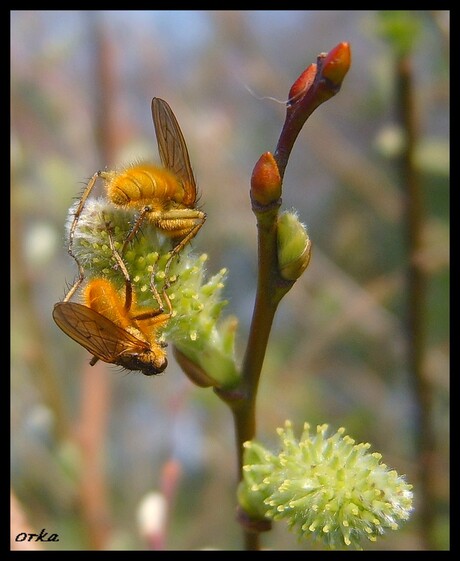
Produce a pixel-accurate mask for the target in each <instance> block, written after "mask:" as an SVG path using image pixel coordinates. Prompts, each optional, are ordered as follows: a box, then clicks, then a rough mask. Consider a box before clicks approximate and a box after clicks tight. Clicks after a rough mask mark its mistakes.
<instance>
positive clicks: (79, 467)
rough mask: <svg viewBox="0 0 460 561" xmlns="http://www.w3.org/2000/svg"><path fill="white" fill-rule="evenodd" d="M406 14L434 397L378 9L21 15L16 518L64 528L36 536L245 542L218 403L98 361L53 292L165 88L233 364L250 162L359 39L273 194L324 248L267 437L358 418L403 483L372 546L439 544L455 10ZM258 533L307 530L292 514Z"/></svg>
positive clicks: (349, 423) (278, 382) (297, 321)
mask: <svg viewBox="0 0 460 561" xmlns="http://www.w3.org/2000/svg"><path fill="white" fill-rule="evenodd" d="M406 16H407V17H405V21H406V24H407V23H409V25H407V27H406V28H403V34H406V35H407V38H408V39H409V40H410V41H412V39H413V48H412V51H411V53H410V60H411V64H412V71H413V72H412V78H413V88H414V98H413V110H414V112H415V113H414V114H415V116H416V122H417V128H416V137H415V148H416V153H415V156H416V157H415V163H414V170H415V173H416V175H417V178H418V185H419V186H420V192H421V195H422V201H423V229H422V234H423V235H422V239H423V247H422V248H421V249H420V251H419V254H418V256H417V258H418V259H419V262H420V263H421V266H422V270H423V272H424V275H425V281H426V284H425V288H426V289H425V291H424V292H423V295H422V298H421V302H422V304H421V305H422V314H421V317H422V318H423V325H421V331H422V333H423V337H422V353H421V354H422V358H423V360H422V371H423V378H422V380H423V382H422V391H420V383H419V381H417V380H418V379H417V377H416V376H414V372H413V369H412V368H411V365H410V361H409V359H408V356H409V354H410V353H409V351H410V348H411V345H413V344H414V341H413V339H412V336H411V335H410V332H409V331H408V330H407V327H406V325H407V302H408V300H409V294H408V283H407V274H406V272H407V263H408V260H409V251H408V243H407V231H408V228H407V215H406V214H405V211H404V208H405V207H404V201H405V200H406V196H407V191H406V190H405V181H404V176H403V175H402V174H401V165H400V157H401V146H402V138H403V135H402V129H401V122H402V120H401V118H400V113H401V111H400V107H401V102H400V101H401V100H400V97H399V96H398V90H397V87H396V84H397V79H398V78H397V64H396V62H395V61H396V59H397V57H396V56H395V49H394V44H392V41H391V40H389V39H388V38H387V37H385V36H383V35H382V33H381V30H382V14H381V13H379V12H376V11H283V10H280V11H168V10H165V11H154V10H152V11H142V10H141V11H100V12H98V11H90V12H86V11H12V12H11V171H12V173H11V177H12V183H11V290H12V294H11V366H12V377H11V450H12V453H11V470H12V474H11V481H12V491H13V496H14V502H13V503H12V504H13V507H12V524H13V528H12V533H13V534H14V535H17V533H18V532H21V531H27V530H26V529H25V528H31V530H30V531H40V530H41V529H42V528H46V530H47V531H48V532H49V533H56V534H58V535H59V542H56V543H44V544H43V543H42V544H33V543H28V544H22V545H23V546H25V545H28V546H29V547H37V548H38V547H41V548H44V549H50V550H55V549H65V550H83V549H123V550H142V549H148V548H152V547H157V548H165V549H177V550H187V549H202V548H217V549H233V550H236V549H240V548H241V547H242V540H241V532H240V529H239V527H238V524H237V522H236V520H235V503H236V499H235V483H236V478H237V471H236V455H235V444H234V434H233V426H232V418H231V415H230V412H229V410H228V409H227V408H226V406H225V405H224V404H223V403H222V402H221V401H220V400H219V399H218V398H217V397H216V396H215V394H214V393H213V392H212V391H211V390H210V389H201V388H198V387H195V386H193V385H192V383H191V382H190V381H189V380H188V379H187V378H186V377H185V376H184V374H183V373H182V372H181V370H180V369H179V367H178V366H177V365H176V363H175V361H174V359H173V357H172V356H171V358H170V366H169V367H168V369H167V370H166V372H165V373H164V374H163V375H161V376H158V377H154V378H153V379H152V378H146V377H144V376H142V375H141V374H129V373H123V372H120V371H119V369H117V368H116V367H113V366H108V365H105V364H97V365H96V366H94V367H90V366H89V365H88V361H89V358H90V355H89V353H87V352H86V351H85V350H84V349H83V348H82V347H80V346H79V345H78V344H76V343H75V342H74V341H72V340H71V339H69V338H68V337H66V336H65V335H64V334H63V333H62V332H61V331H60V330H59V329H58V328H57V326H56V325H55V324H54V322H53V320H52V317H51V311H52V308H53V304H54V303H55V302H57V301H58V300H59V299H61V298H62V296H63V295H64V293H65V289H66V282H67V283H69V282H71V281H72V280H73V278H74V276H75V274H76V269H75V264H74V262H73V261H72V260H71V259H70V258H69V256H68V255H67V252H66V247H65V240H64V224H65V221H66V216H67V210H68V208H69V206H70V205H71V203H72V202H73V201H74V199H75V197H77V196H78V195H79V194H80V193H81V191H82V189H83V187H84V184H85V182H86V181H87V180H88V178H89V177H90V176H91V175H92V174H93V173H94V171H96V170H98V169H104V168H106V167H107V168H109V169H110V168H112V167H113V166H118V165H121V164H123V163H126V162H130V161H132V160H136V159H142V158H147V159H151V160H152V159H153V160H156V161H158V155H157V150H156V139H155V135H154V131H153V125H152V122H151V114H150V100H151V98H152V97H153V96H159V97H163V98H164V99H166V100H167V101H168V102H169V104H170V105H171V107H172V108H173V110H174V112H175V114H176V116H177V118H178V120H179V123H180V124H181V128H182V130H183V132H184V135H185V138H186V140H187V144H188V147H189V151H190V156H191V160H192V165H193V167H194V171H195V175H196V177H197V180H198V185H199V189H200V193H201V200H200V204H201V205H202V208H203V209H204V210H205V211H206V213H207V215H208V218H207V221H206V224H205V226H204V227H203V228H202V230H201V231H200V233H199V235H198V236H197V238H196V239H195V240H194V242H193V245H194V249H195V250H196V251H197V252H205V253H207V254H208V256H209V261H208V270H209V273H210V274H212V273H214V272H217V271H218V270H220V269H221V268H222V267H227V268H228V269H229V277H228V282H227V286H226V291H225V292H226V297H227V298H228V306H227V308H226V312H225V313H226V314H233V315H236V316H237V317H238V318H239V330H238V346H237V353H238V360H241V357H242V355H243V353H244V348H245V340H246V336H247V332H248V328H249V323H250V319H251V313H252V306H253V300H254V292H255V281H256V270H257V260H256V227H255V218H254V216H253V214H252V212H251V209H250V201H249V181H250V176H251V172H252V168H253V166H254V163H255V162H256V161H257V159H258V158H259V156H260V154H261V153H262V152H265V151H267V150H269V151H273V150H274V149H275V146H276V142H277V139H278V135H279V133H280V131H281V127H282V124H283V121H284V111H285V106H284V104H283V102H284V101H285V100H286V98H287V95H288V92H289V88H290V86H291V84H292V83H293V81H294V80H295V79H296V78H297V76H298V75H299V74H300V73H301V72H302V71H303V69H304V68H306V67H307V66H308V65H309V64H310V63H312V62H315V61H316V57H317V55H318V54H319V53H321V52H324V51H329V50H331V49H332V48H333V47H334V46H335V45H336V44H337V43H339V42H341V41H348V42H350V44H351V49H352V67H351V69H350V72H349V73H348V75H347V76H346V78H345V81H344V84H343V87H342V91H341V92H340V93H339V94H338V95H337V96H335V97H334V98H333V99H332V100H330V101H329V102H327V103H326V104H324V105H322V106H321V107H320V108H319V109H317V110H316V112H315V113H313V115H312V116H311V118H310V119H309V121H308V122H307V124H306V125H305V127H304V129H303V131H302V133H301V134H300V137H299V139H298V141H297V143H296V146H295V148H294V150H293V152H292V155H291V159H290V163H289V165H288V168H287V171H286V175H285V182H284V191H283V208H285V209H291V208H295V209H297V211H298V213H299V216H300V218H301V220H302V221H303V222H305V223H306V224H307V226H308V229H309V233H310V236H311V239H312V241H313V244H314V250H313V258H312V261H311V264H310V266H309V268H308V269H307V271H306V272H305V274H304V275H303V277H302V278H301V279H300V280H299V281H298V282H297V283H296V285H295V286H294V288H293V289H292V291H291V292H290V293H289V294H288V295H287V296H286V298H285V299H284V300H283V302H282V303H281V305H280V308H279V310H278V313H277V316H276V321H275V324H274V326H273V331H272V334H271V340H270V346H269V349H268V353H267V356H266V360H265V363H264V370H263V375H262V379H261V384H260V390H259V400H258V437H259V439H260V440H262V441H263V442H264V443H265V444H270V443H274V442H275V441H276V438H275V428H276V427H278V426H281V425H282V424H283V422H284V420H285V419H291V420H292V421H293V423H294V425H295V426H296V427H297V430H298V431H299V433H300V431H301V427H302V424H303V422H304V421H309V422H310V423H311V424H313V425H315V424H317V423H324V422H327V423H329V424H330V427H331V430H333V431H335V430H336V429H337V428H338V427H340V426H345V427H346V429H347V432H348V434H350V435H351V436H353V437H354V438H355V439H356V440H357V441H359V442H361V441H368V442H370V443H371V444H372V450H375V451H379V452H381V453H382V454H383V457H384V461H385V462H386V463H387V464H388V465H390V466H391V467H393V468H394V469H396V470H397V471H398V473H400V474H406V475H407V479H408V481H409V482H411V483H413V485H414V493H415V511H414V515H413V516H412V518H411V519H410V521H409V522H408V523H407V524H405V525H404V526H403V528H402V529H401V530H400V531H398V532H391V533H390V534H387V535H386V536H385V537H384V538H382V539H380V540H379V541H378V542H377V544H375V545H373V544H370V543H369V545H367V544H365V545H366V547H367V548H368V549H387V550H391V549H397V550H410V549H416V550H417V549H418V550H423V549H440V550H442V549H448V548H449V534H448V509H449V464H448V442H449V435H448V434H449V433H448V427H449V424H448V419H449V409H448V405H449V402H448V395H449V394H448V392H449V388H448V384H449V381H448V351H449V349H448V335H449V326H448V321H449V315H448V309H449V307H448V301H449V282H448V278H449V277H448V227H449V225H448V206H449V191H448V179H449V176H448V174H449V167H448V166H449V162H448V154H449V150H448V148H449V147H448V143H449V138H448V123H449V98H448V89H449V73H448V54H449V13H448V12H445V11H434V12H428V11H414V12H409V13H408V14H406ZM412 24H413V26H412ZM411 26H412V27H411ZM412 33H413V36H412ZM420 418H422V419H424V420H425V424H424V425H423V424H422V426H423V427H425V429H426V427H428V431H426V430H425V429H422V434H421V429H420V427H421V424H420ZM427 432H428V434H426V433H427ZM428 456H429V461H426V460H427V457H428ZM152 493H157V494H156V495H152ZM152 496H154V497H156V498H157V499H158V497H162V500H163V502H161V501H160V502H158V501H157V502H155V501H151V502H150V503H148V504H150V511H149V513H150V514H149V517H150V520H157V521H158V523H159V526H160V530H159V532H158V535H157V537H156V538H155V539H152V536H151V537H150V539H146V537H145V535H144V534H143V531H142V529H141V524H140V522H139V512H140V510H142V508H141V509H140V507H141V505H142V504H144V507H145V499H146V498H148V497H150V498H152ZM158 504H160V505H161V504H166V505H167V509H166V515H165V517H164V519H163V522H161V519H160V514H159V512H160V511H161V508H160V510H158V508H159V507H158ZM427 504H429V507H430V508H429V512H428V514H427V508H426V505H427ZM155 505H156V506H155ZM147 510H148V508H147ZM18 520H19V522H17V521H18ZM20 546H21V544H19V543H14V541H13V547H20ZM263 546H264V547H266V548H269V549H293V550H295V549H314V547H315V546H313V545H312V544H310V543H308V542H307V543H303V544H299V543H298V542H297V539H296V537H295V536H294V535H292V534H290V533H289V532H288V531H287V529H286V527H285V525H284V524H283V523H278V524H276V525H275V527H274V529H273V530H272V531H271V532H268V533H267V534H266V535H264V536H263Z"/></svg>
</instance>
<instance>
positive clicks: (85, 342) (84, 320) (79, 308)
mask: <svg viewBox="0 0 460 561" xmlns="http://www.w3.org/2000/svg"><path fill="white" fill-rule="evenodd" d="M84 299H85V305H83V304H77V303H76V302H58V303H57V304H55V306H54V310H53V318H54V321H55V322H56V323H57V325H58V326H59V327H60V328H61V329H62V331H64V333H66V335H68V336H69V337H71V338H72V339H73V340H74V341H76V342H77V343H79V344H80V345H82V346H83V347H85V349H87V350H88V351H89V352H90V353H91V354H93V355H94V356H93V358H92V360H91V365H94V364H95V363H96V362H97V360H102V361H103V362H108V363H110V364H118V365H119V366H122V367H123V368H126V369H127V370H140V371H142V373H143V374H145V375H146V376H152V375H153V374H159V373H160V372H163V370H164V369H165V368H166V366H167V365H168V360H167V358H166V351H165V346H166V345H165V344H164V343H160V342H159V341H158V329H159V328H161V327H163V326H164V325H165V324H167V322H168V321H169V318H170V316H171V312H169V313H163V312H162V309H161V307H160V308H159V309H158V310H152V311H149V312H146V311H143V312H137V311H136V310H134V309H133V308H131V309H127V308H126V305H125V304H126V302H125V303H123V302H122V299H121V297H120V295H119V293H118V291H117V290H116V289H115V287H114V286H113V284H112V283H111V282H110V281H108V280H107V279H102V278H98V279H93V280H91V281H90V282H89V283H88V285H87V286H86V288H85V291H84Z"/></svg>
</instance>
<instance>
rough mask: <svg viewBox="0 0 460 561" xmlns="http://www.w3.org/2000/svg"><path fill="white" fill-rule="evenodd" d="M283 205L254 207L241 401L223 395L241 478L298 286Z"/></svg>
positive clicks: (255, 537)
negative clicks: (287, 273) (289, 265)
mask: <svg viewBox="0 0 460 561" xmlns="http://www.w3.org/2000/svg"><path fill="white" fill-rule="evenodd" d="M280 204H281V201H280V200H279V201H277V202H276V203H275V204H273V205H271V206H270V207H269V208H265V209H263V210H260V209H257V208H254V212H255V214H256V216H257V228H258V255H259V261H258V262H259V268H258V280H257V293H256V300H255V305H254V311H253V316H252V321H251V327H250V331H249V337H248V344H247V347H246V353H245V356H244V360H243V365H242V370H241V383H240V385H239V386H238V388H237V390H236V391H233V392H232V394H233V395H236V396H237V398H236V399H230V398H229V396H227V397H226V396H225V395H223V394H221V397H222V398H223V399H226V401H227V402H228V404H229V406H230V407H231V410H232V413H233V419H234V424H235V434H236V444H237V449H238V472H239V474H240V478H242V468H243V451H244V448H243V444H244V442H246V441H247V440H252V439H253V438H254V437H255V435H256V397H257V389H258V385H259V380H260V373H261V370H262V365H263V361H264V358H265V352H266V349H267V344H268V339H269V336H270V331H271V327H272V324H273V318H274V316H275V312H276V309H277V307H278V304H279V302H280V300H281V298H282V297H283V296H284V295H285V294H286V293H287V292H288V291H289V289H290V288H291V287H292V285H293V284H294V283H293V282H292V281H286V280H284V279H282V278H281V277H280V275H279V273H278V251H277V216H278V208H279V206H280ZM254 206H255V205H254ZM244 535H245V545H246V549H247V550H258V549H259V534H258V533H256V532H254V531H246V530H245V532H244Z"/></svg>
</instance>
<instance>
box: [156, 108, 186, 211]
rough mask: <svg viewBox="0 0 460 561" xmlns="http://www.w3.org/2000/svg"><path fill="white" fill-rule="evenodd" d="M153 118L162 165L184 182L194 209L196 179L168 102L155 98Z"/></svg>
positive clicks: (182, 137) (180, 132) (183, 140)
mask: <svg viewBox="0 0 460 561" xmlns="http://www.w3.org/2000/svg"><path fill="white" fill-rule="evenodd" d="M152 117H153V124H154V126H155V134H156V136H157V142H158V152H159V153H160V159H161V163H162V164H163V166H164V167H165V168H167V169H168V170H170V171H172V172H173V173H174V174H175V175H176V176H177V177H178V178H179V179H180V180H181V181H182V184H183V187H184V190H185V194H186V197H185V200H186V204H187V206H189V207H192V206H193V205H194V204H195V201H196V198H197V193H196V183H195V177H194V176H193V171H192V166H191V164H190V158H189V155H188V150H187V145H186V144H185V139H184V135H183V134H182V131H181V129H180V127H179V123H178V122H177V119H176V116H175V115H174V113H173V112H172V109H171V107H169V105H168V104H167V103H166V101H164V100H163V99H160V98H159V97H154V98H153V99H152Z"/></svg>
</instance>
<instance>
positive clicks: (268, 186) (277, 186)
mask: <svg viewBox="0 0 460 561" xmlns="http://www.w3.org/2000/svg"><path fill="white" fill-rule="evenodd" d="M281 183H282V182H281V176H280V172H279V169H278V164H277V163H276V160H275V158H274V157H273V154H272V153H271V152H265V154H262V156H261V157H260V158H259V160H258V162H257V163H256V165H255V166H254V170H253V172H252V177H251V198H252V200H253V201H254V202H257V203H258V204H260V205H264V206H266V205H269V204H270V203H273V202H275V201H277V200H278V199H279V198H280V196H281Z"/></svg>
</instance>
